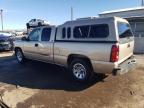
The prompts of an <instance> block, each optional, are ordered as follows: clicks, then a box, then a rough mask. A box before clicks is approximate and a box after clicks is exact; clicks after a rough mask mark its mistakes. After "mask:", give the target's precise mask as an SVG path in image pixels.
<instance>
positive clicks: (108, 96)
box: [0, 52, 144, 108]
mask: <svg viewBox="0 0 144 108" xmlns="http://www.w3.org/2000/svg"><path fill="white" fill-rule="evenodd" d="M136 58H137V61H138V66H137V68H136V69H135V70H133V71H131V72H129V73H126V74H124V75H121V76H112V75H109V76H107V75H95V78H94V79H93V81H92V82H91V83H90V84H87V85H81V84H79V83H76V82H74V81H72V80H71V78H70V76H69V74H68V72H67V71H66V70H65V69H63V68H61V67H58V66H55V65H50V64H45V63H40V62H36V61H29V62H27V63H26V64H25V65H20V64H18V63H17V61H16V60H15V58H14V56H12V53H11V52H5V53H4V52H0V98H1V100H3V101H4V102H5V103H6V104H7V105H8V106H10V107H13V108H15V107H16V108H144V55H137V56H136Z"/></svg>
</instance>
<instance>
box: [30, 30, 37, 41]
mask: <svg viewBox="0 0 144 108" xmlns="http://www.w3.org/2000/svg"><path fill="white" fill-rule="evenodd" d="M39 37H40V29H34V30H33V31H32V32H31V33H30V34H29V36H28V39H29V40H30V41H38V40H39Z"/></svg>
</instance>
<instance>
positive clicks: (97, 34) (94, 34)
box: [89, 24, 109, 38]
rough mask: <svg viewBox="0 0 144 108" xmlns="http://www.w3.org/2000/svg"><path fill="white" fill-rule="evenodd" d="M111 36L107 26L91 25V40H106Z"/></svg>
mask: <svg viewBox="0 0 144 108" xmlns="http://www.w3.org/2000/svg"><path fill="white" fill-rule="evenodd" d="M108 35H109V27H108V25H107V24H98V25H91V30H90V34H89V37H90V38H106V37H107V36H108Z"/></svg>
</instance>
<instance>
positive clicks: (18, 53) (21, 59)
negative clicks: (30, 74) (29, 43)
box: [15, 49, 25, 64]
mask: <svg viewBox="0 0 144 108" xmlns="http://www.w3.org/2000/svg"><path fill="white" fill-rule="evenodd" d="M15 55H16V58H17V61H18V62H19V63H21V64H22V63H24V61H25V58H24V55H23V52H22V50H21V49H16V51H15Z"/></svg>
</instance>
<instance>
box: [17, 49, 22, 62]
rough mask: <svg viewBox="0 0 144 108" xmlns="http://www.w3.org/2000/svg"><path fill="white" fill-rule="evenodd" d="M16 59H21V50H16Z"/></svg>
mask: <svg viewBox="0 0 144 108" xmlns="http://www.w3.org/2000/svg"><path fill="white" fill-rule="evenodd" d="M17 59H18V60H19V61H22V59H23V55H22V53H21V51H17Z"/></svg>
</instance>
